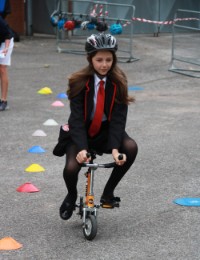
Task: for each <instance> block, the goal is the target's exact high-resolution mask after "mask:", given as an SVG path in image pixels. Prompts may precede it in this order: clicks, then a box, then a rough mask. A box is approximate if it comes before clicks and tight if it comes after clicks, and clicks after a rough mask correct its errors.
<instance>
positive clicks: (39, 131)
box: [32, 129, 47, 136]
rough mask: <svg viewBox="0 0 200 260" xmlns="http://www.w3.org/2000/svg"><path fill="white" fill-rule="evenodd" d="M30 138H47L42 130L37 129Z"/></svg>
mask: <svg viewBox="0 0 200 260" xmlns="http://www.w3.org/2000/svg"><path fill="white" fill-rule="evenodd" d="M32 136H47V134H46V133H45V132H44V131H43V130H40V129H38V130H36V131H35V132H34V133H33V134H32Z"/></svg>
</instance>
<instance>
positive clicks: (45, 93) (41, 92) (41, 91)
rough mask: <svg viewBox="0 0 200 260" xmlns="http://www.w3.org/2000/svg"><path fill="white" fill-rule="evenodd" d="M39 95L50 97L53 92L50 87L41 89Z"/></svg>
mask: <svg viewBox="0 0 200 260" xmlns="http://www.w3.org/2000/svg"><path fill="white" fill-rule="evenodd" d="M37 93H38V94H42V95H48V94H52V93H53V92H52V90H51V89H50V88H49V87H45V88H41V89H40V90H38V92H37Z"/></svg>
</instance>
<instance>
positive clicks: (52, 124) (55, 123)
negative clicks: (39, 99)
mask: <svg viewBox="0 0 200 260" xmlns="http://www.w3.org/2000/svg"><path fill="white" fill-rule="evenodd" d="M43 125H48V126H54V125H58V123H57V122H56V121H55V120H54V119H48V120H47V121H45V122H44V123H43Z"/></svg>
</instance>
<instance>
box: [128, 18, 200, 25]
mask: <svg viewBox="0 0 200 260" xmlns="http://www.w3.org/2000/svg"><path fill="white" fill-rule="evenodd" d="M132 20H133V21H139V22H142V23H153V24H164V25H168V24H173V23H175V22H179V21H199V20H200V19H199V18H176V19H174V20H171V21H152V20H147V19H144V18H136V17H133V18H132Z"/></svg>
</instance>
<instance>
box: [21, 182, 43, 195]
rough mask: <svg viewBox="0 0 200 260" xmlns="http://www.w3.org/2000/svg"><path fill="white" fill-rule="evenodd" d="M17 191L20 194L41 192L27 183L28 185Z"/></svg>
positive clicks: (25, 184) (23, 185)
mask: <svg viewBox="0 0 200 260" xmlns="http://www.w3.org/2000/svg"><path fill="white" fill-rule="evenodd" d="M16 190H17V191H18V192H27V193H32V192H38V191H39V189H38V188H37V187H35V186H34V185H33V184H32V183H30V182H26V183H24V184H22V185H21V186H19V187H18V188H17V189H16Z"/></svg>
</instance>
